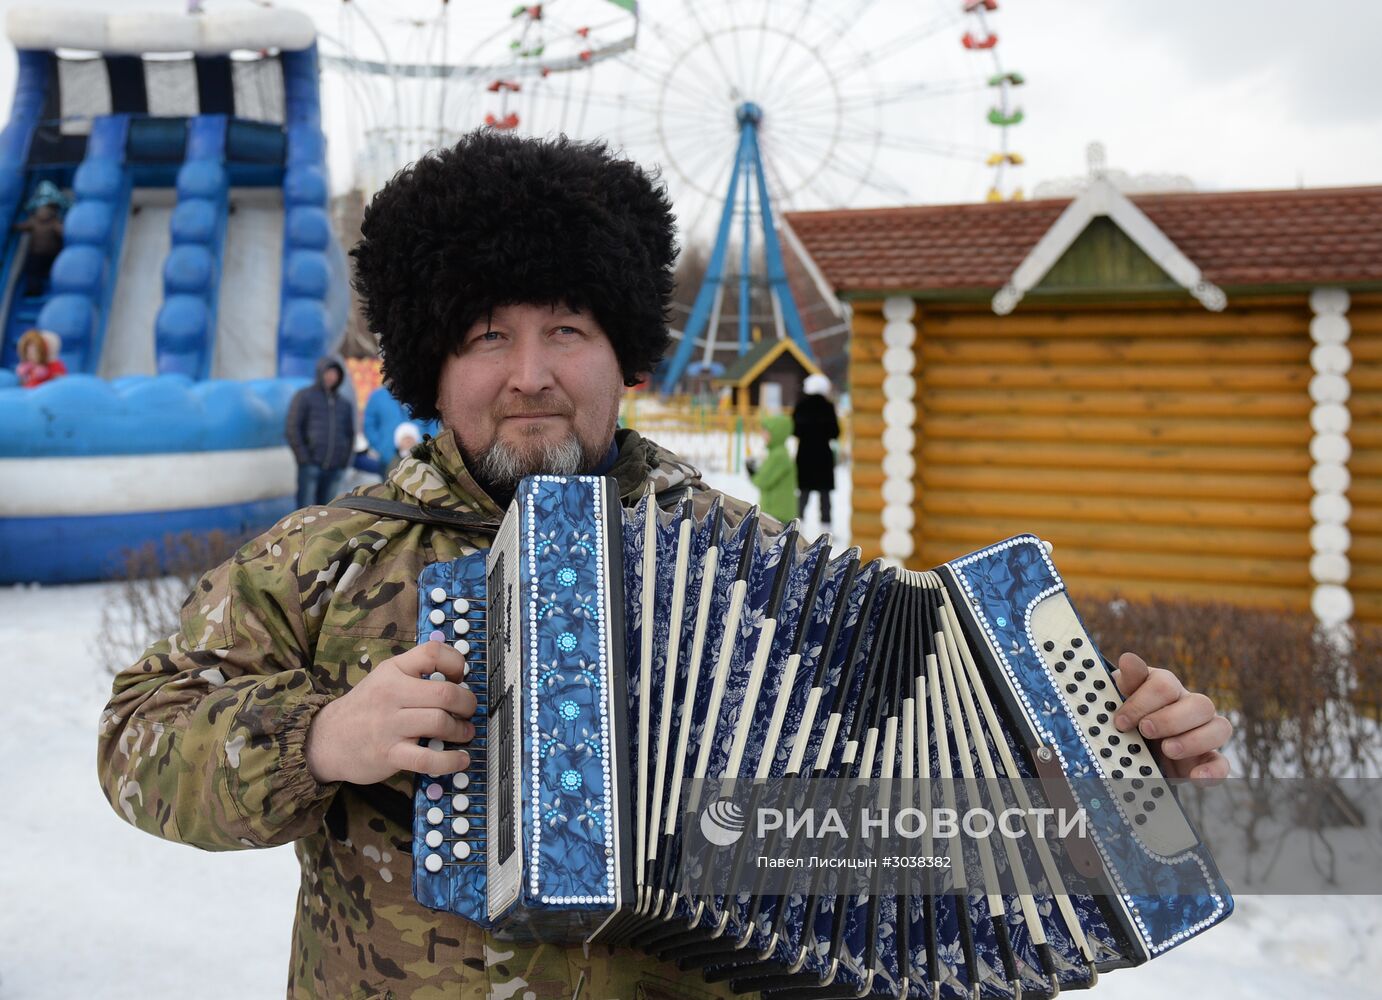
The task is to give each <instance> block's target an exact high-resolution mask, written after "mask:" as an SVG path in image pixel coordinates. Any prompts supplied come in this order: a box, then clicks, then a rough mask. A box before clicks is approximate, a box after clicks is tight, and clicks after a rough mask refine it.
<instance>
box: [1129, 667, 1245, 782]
mask: <svg viewBox="0 0 1382 1000" xmlns="http://www.w3.org/2000/svg"><path fill="white" fill-rule="evenodd" d="M1113 677H1114V680H1116V681H1117V682H1118V689H1119V690H1120V691H1122V692H1123V697H1124V698H1126V699H1127V700H1126V701H1125V702H1124V703H1123V707H1122V708H1120V709H1119V710H1118V714H1117V715H1116V716H1115V717H1114V720H1113V721H1114V725H1116V726H1117V727H1118V730H1119V731H1120V732H1127V731H1129V730H1131V729H1134V728H1136V729H1137V731H1138V732H1140V733H1141V734H1142V735H1143V736H1144V737H1145V738H1147V739H1149V740H1158V741H1160V756H1161V759H1162V763H1163V764H1164V765H1165V766H1166V769H1167V770H1168V771H1169V772H1170V773H1171V775H1172V776H1173V777H1177V778H1193V779H1194V780H1196V781H1201V780H1205V781H1218V780H1221V779H1223V778H1227V777H1228V770H1229V764H1228V760H1227V758H1225V757H1224V755H1223V754H1221V753H1220V752H1219V748H1220V747H1222V746H1223V745H1224V744H1225V743H1227V742H1228V738H1229V737H1230V736H1232V735H1233V724H1232V723H1231V722H1229V721H1228V719H1226V718H1224V717H1223V716H1222V715H1220V714H1218V712H1217V711H1216V710H1215V708H1214V702H1213V700H1211V699H1210V698H1209V696H1207V695H1203V694H1200V693H1199V692H1197V691H1187V690H1186V689H1185V685H1183V684H1182V683H1181V682H1180V678H1178V677H1177V676H1176V675H1175V674H1173V673H1171V671H1169V670H1163V669H1161V668H1160V667H1149V666H1147V661H1146V660H1144V659H1142V657H1140V656H1138V655H1137V654H1136V653H1124V654H1123V655H1122V656H1120V657H1119V658H1118V669H1117V670H1116V671H1115V672H1114V674H1113Z"/></svg>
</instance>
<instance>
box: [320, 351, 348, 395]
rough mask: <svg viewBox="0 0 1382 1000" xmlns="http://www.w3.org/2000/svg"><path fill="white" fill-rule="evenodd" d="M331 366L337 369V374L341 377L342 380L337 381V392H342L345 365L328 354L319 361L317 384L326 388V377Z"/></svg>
mask: <svg viewBox="0 0 1382 1000" xmlns="http://www.w3.org/2000/svg"><path fill="white" fill-rule="evenodd" d="M330 368H334V369H336V374H337V375H339V376H340V377H341V378H340V381H339V382H337V383H336V389H335V391H336V392H340V391H341V386H342V385H344V384H345V377H346V373H345V366H344V365H342V364H341V362H340V361H339V360H338V359H336V358H333V357H329V356H328V357H325V358H322V359H321V360H320V361H318V362H317V385H319V386H321V387H322V388H326V383H325V381H324V379H325V376H326V372H327V370H328V369H330Z"/></svg>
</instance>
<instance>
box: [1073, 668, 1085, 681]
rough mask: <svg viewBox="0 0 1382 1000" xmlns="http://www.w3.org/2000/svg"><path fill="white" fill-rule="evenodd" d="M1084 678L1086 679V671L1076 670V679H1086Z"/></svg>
mask: <svg viewBox="0 0 1382 1000" xmlns="http://www.w3.org/2000/svg"><path fill="white" fill-rule="evenodd" d="M1084 679H1085V672H1084V671H1083V670H1076V671H1075V680H1077V681H1082V680H1084Z"/></svg>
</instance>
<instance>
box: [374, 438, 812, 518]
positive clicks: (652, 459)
mask: <svg viewBox="0 0 1382 1000" xmlns="http://www.w3.org/2000/svg"><path fill="white" fill-rule="evenodd" d="M788 424H789V430H790V421H789V422H788ZM614 441H615V444H616V445H618V447H619V457H618V458H617V459H615V462H614V467H613V468H611V469H610V471H609V472H608V473H607V475H610V476H613V477H614V479H615V480H616V481H617V482H618V484H619V495H620V497H621V498H623V499H626V500H627V499H630V498H633V497H637V496H638V495H639V494H641V493H642V492H643V491H644V490H645V489H647V488H648V486H650V485H651V486H652V488H653V490H654V491H655V492H657V493H664V492H667V491H673V490H679V489H690V490H704V489H707V488H708V487H707V486H706V484H705V483H704V482H703V481H702V480H701V473H700V470H698V469H696V468H695V467H694V466H692V465H688V464H687V463H685V462H683V461H682V460H681V459H679V458H678V457H677V456H676V455H674V454H673V453H672V452H670V451H668V450H667V449H665V448H662V447H660V446H659V445H657V444H654V443H653V442H652V441H649V440H648V439H647V438H644V437H641V436H640V435H639V434H638V432H637V431H633V430H627V429H624V430H619V431H616V432H615V435H614ZM375 489H380V487H376V488H375ZM383 489H386V490H389V491H390V492H394V493H396V494H401V496H400V497H399V498H400V499H403V500H405V501H411V502H414V503H422V504H426V505H427V506H430V507H440V508H442V509H445V510H465V511H471V512H474V513H479V514H488V515H492V516H496V517H499V516H502V515H503V513H504V512H503V510H501V509H500V507H499V505H498V504H497V503H496V502H495V501H494V500H493V498H491V497H490V496H489V495H488V494H487V493H485V491H484V490H483V489H481V488H480V486H479V484H478V483H476V481H475V479H474V477H473V476H472V475H471V474H470V470H469V469H467V468H466V466H465V460H464V459H463V458H462V457H461V452H460V448H459V447H458V446H457V444H456V437H455V435H454V434H453V433H452V432H451V431H450V430H449V429H447V428H443V429H442V432H441V433H440V434H439V435H438V436H437V437H434V438H428V439H427V441H426V443H425V444H423V445H422V446H420V447H418V448H415V449H413V453H412V454H411V455H409V456H407V457H405V458H404V459H403V460H402V461H401V462H399V464H398V467H397V468H396V469H394V471H393V473H392V474H391V475H390V476H389V479H388V481H387V482H386V483H385V484H384V487H383Z"/></svg>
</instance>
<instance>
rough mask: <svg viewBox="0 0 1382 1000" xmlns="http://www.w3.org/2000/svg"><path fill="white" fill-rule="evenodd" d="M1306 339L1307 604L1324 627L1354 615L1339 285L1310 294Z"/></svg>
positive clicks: (1344, 332)
mask: <svg viewBox="0 0 1382 1000" xmlns="http://www.w3.org/2000/svg"><path fill="white" fill-rule="evenodd" d="M1310 310H1311V311H1312V312H1313V313H1314V314H1315V315H1314V318H1313V319H1311V321H1310V339H1311V340H1313V341H1314V342H1315V347H1314V349H1313V350H1311V352H1310V367H1311V368H1313V369H1314V372H1315V374H1314V377H1313V378H1311V379H1310V398H1311V400H1312V401H1314V404H1315V406H1314V408H1313V409H1312V410H1311V411H1310V427H1311V429H1312V430H1313V431H1314V432H1315V433H1314V437H1312V438H1311V439H1310V457H1311V459H1313V460H1314V463H1315V464H1314V466H1312V467H1311V469H1310V487H1311V489H1313V490H1314V491H1315V495H1314V497H1313V498H1312V499H1311V501H1310V517H1311V519H1312V520H1313V521H1314V526H1313V527H1312V528H1311V529H1310V547H1311V548H1312V549H1313V550H1314V553H1315V554H1314V555H1313V556H1312V557H1311V559H1310V576H1311V577H1312V578H1313V579H1314V581H1315V590H1314V593H1313V594H1311V597H1310V607H1311V609H1312V610H1313V611H1314V612H1315V617H1316V618H1317V619H1318V620H1319V622H1320V624H1321V625H1323V626H1325V627H1326V628H1334V627H1336V626H1339V625H1342V624H1344V623H1345V622H1347V621H1348V620H1349V619H1350V618H1352V617H1353V594H1352V593H1351V592H1350V591H1349V589H1348V578H1349V569H1350V567H1349V559H1348V550H1349V544H1350V542H1351V540H1352V539H1351V536H1350V534H1349V530H1348V522H1349V517H1350V515H1351V514H1352V512H1353V509H1352V506H1351V505H1350V504H1349V501H1348V497H1347V496H1346V494H1347V493H1348V487H1349V482H1350V477H1349V471H1348V460H1349V457H1350V455H1351V454H1352V448H1351V446H1350V444H1349V439H1348V431H1349V426H1350V416H1349V412H1348V396H1349V381H1348V372H1349V368H1350V367H1352V364H1353V354H1352V352H1351V351H1349V349H1348V338H1349V333H1350V327H1349V322H1348V292H1346V291H1344V290H1343V289H1342V288H1317V289H1315V290H1314V291H1313V292H1311V293H1310Z"/></svg>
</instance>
